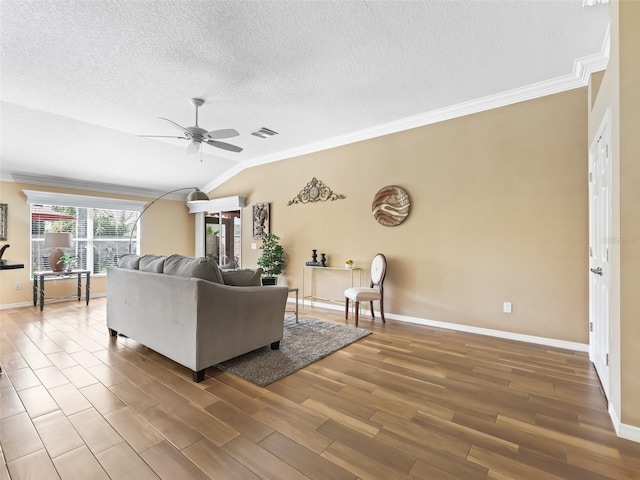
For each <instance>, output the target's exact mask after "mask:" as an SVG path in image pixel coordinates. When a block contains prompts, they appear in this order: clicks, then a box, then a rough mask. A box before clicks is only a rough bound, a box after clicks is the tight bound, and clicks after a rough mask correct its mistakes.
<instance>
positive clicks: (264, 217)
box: [253, 203, 270, 240]
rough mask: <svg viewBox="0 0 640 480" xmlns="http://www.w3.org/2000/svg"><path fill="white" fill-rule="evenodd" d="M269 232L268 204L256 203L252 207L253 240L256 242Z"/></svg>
mask: <svg viewBox="0 0 640 480" xmlns="http://www.w3.org/2000/svg"><path fill="white" fill-rule="evenodd" d="M269 232H270V229H269V204H268V203H256V204H255V205H254V206H253V238H254V239H255V240H258V239H260V238H262V237H263V236H264V235H268V234H269Z"/></svg>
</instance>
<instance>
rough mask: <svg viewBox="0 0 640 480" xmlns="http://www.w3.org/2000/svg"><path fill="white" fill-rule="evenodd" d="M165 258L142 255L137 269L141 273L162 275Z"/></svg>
mask: <svg viewBox="0 0 640 480" xmlns="http://www.w3.org/2000/svg"><path fill="white" fill-rule="evenodd" d="M166 258H167V257H163V256H161V255H143V256H141V257H140V264H139V267H138V268H139V269H140V271H142V272H153V273H162V272H163V271H164V262H165V259H166Z"/></svg>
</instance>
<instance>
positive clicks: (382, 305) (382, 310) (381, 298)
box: [380, 297, 387, 323]
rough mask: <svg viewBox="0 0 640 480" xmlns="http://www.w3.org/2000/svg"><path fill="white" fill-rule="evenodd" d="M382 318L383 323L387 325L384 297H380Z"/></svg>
mask: <svg viewBox="0 0 640 480" xmlns="http://www.w3.org/2000/svg"><path fill="white" fill-rule="evenodd" d="M380 317H381V318H382V323H387V322H386V321H385V319H384V301H383V297H380Z"/></svg>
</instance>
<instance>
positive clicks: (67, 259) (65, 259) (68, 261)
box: [58, 253, 73, 272]
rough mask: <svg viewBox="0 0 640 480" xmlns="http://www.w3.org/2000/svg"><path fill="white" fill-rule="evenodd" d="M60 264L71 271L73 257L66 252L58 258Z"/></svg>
mask: <svg viewBox="0 0 640 480" xmlns="http://www.w3.org/2000/svg"><path fill="white" fill-rule="evenodd" d="M58 265H62V270H64V271H67V272H70V271H71V270H72V269H73V257H72V256H71V255H67V254H66V253H65V254H64V255H62V256H61V257H60V260H58Z"/></svg>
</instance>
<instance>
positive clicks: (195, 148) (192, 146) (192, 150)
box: [187, 142, 200, 153]
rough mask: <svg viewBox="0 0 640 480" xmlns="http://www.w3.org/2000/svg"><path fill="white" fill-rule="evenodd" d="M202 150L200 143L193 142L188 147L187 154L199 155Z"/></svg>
mask: <svg viewBox="0 0 640 480" xmlns="http://www.w3.org/2000/svg"><path fill="white" fill-rule="evenodd" d="M198 150H200V142H191V143H190V144H189V146H188V147H187V153H198Z"/></svg>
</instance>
